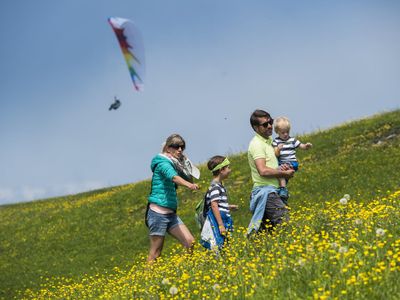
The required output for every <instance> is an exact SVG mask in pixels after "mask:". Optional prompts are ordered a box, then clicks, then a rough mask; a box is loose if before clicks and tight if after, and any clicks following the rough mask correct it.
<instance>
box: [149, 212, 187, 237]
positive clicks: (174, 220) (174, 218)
mask: <svg viewBox="0 0 400 300" xmlns="http://www.w3.org/2000/svg"><path fill="white" fill-rule="evenodd" d="M147 224H148V227H149V230H150V233H149V235H159V236H165V234H166V233H167V232H168V231H170V230H171V229H172V228H174V227H175V226H178V225H180V224H183V222H182V220H181V218H179V217H178V215H177V214H175V213H172V214H160V213H157V212H155V211H153V210H151V209H149V211H148V212H147Z"/></svg>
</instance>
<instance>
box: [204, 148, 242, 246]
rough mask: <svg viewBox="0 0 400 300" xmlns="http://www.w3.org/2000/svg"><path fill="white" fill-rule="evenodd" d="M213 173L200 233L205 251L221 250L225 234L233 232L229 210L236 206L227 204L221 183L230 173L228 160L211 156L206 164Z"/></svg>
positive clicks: (236, 207)
mask: <svg viewBox="0 0 400 300" xmlns="http://www.w3.org/2000/svg"><path fill="white" fill-rule="evenodd" d="M207 167H208V169H209V170H210V171H211V172H212V173H213V180H212V181H211V184H210V187H209V188H208V190H207V193H206V195H205V206H206V211H207V218H206V221H205V223H204V226H203V228H202V231H201V244H202V245H203V246H204V247H206V248H207V249H213V248H215V247H218V248H221V247H222V245H223V244H224V241H225V239H226V237H227V232H229V231H232V230H233V221H232V217H231V215H230V211H231V210H237V209H238V206H237V205H232V204H229V203H228V195H227V193H226V189H225V187H224V186H223V184H222V181H223V180H225V179H226V178H228V176H229V174H230V173H231V168H230V162H229V160H228V158H226V157H224V156H220V155H216V156H213V157H212V158H211V159H210V160H209V161H208V163H207Z"/></svg>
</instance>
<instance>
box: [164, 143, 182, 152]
mask: <svg viewBox="0 0 400 300" xmlns="http://www.w3.org/2000/svg"><path fill="white" fill-rule="evenodd" d="M168 147H171V148H174V149H176V150H178V149H179V148H181V149H182V151H183V150H185V144H171V145H169V146H168Z"/></svg>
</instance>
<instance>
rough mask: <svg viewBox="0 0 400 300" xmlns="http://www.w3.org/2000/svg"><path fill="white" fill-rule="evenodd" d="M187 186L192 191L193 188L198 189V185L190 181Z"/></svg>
mask: <svg viewBox="0 0 400 300" xmlns="http://www.w3.org/2000/svg"><path fill="white" fill-rule="evenodd" d="M188 188H189V189H190V190H192V191H195V190H198V189H199V186H198V185H197V184H195V183H190V184H189V185H188Z"/></svg>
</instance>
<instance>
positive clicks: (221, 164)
mask: <svg viewBox="0 0 400 300" xmlns="http://www.w3.org/2000/svg"><path fill="white" fill-rule="evenodd" d="M230 164H231V162H230V161H229V159H228V158H227V157H226V158H225V159H224V161H223V162H222V163H220V164H218V165H216V166H215V168H214V169H212V170H211V172H214V171H217V170H220V169H222V168H223V167H226V166H227V165H230Z"/></svg>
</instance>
